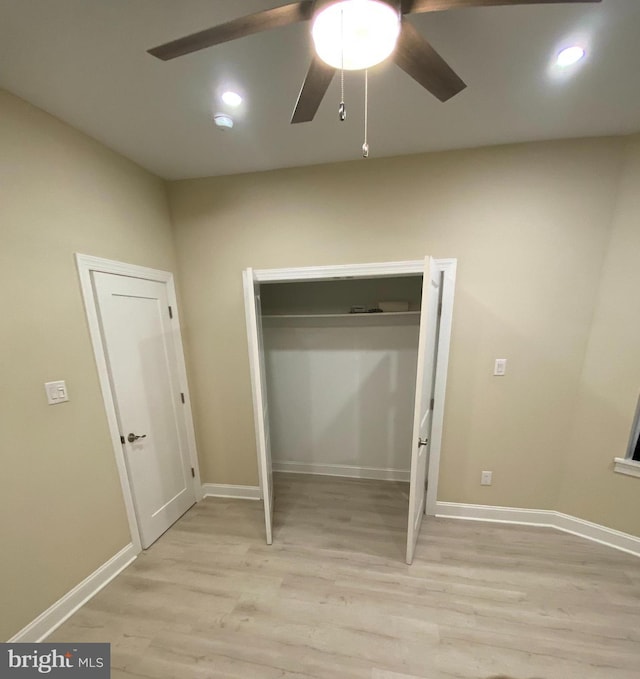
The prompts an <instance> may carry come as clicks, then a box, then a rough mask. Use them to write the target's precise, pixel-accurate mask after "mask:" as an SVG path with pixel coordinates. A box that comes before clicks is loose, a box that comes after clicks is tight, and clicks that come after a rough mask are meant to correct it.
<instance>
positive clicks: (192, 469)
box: [191, 467, 196, 479]
mask: <svg viewBox="0 0 640 679" xmlns="http://www.w3.org/2000/svg"><path fill="white" fill-rule="evenodd" d="M191 476H192V477H193V478H194V479H195V478H196V470H195V469H194V468H193V467H191Z"/></svg>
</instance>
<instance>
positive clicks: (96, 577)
mask: <svg viewBox="0 0 640 679" xmlns="http://www.w3.org/2000/svg"><path fill="white" fill-rule="evenodd" d="M136 556H137V552H136V549H135V547H134V546H133V545H132V544H128V545H127V546H126V547H124V548H123V549H121V550H120V551H119V552H118V553H117V554H116V555H115V556H112V557H111V558H110V559H109V561H107V562H106V563H103V564H102V566H100V567H99V568H97V569H96V570H95V571H94V572H93V573H91V575H89V576H88V577H86V578H85V579H84V580H83V581H82V582H81V583H79V584H78V585H76V586H75V587H74V588H73V589H72V590H71V591H69V592H67V593H66V594H65V595H64V596H63V597H62V598H61V599H58V601H56V602H55V603H54V604H53V605H52V606H50V607H49V608H47V610H46V611H44V613H41V614H40V615H39V616H38V617H37V618H36V619H35V620H33V621H32V622H30V623H29V624H28V625H27V626H26V627H23V628H22V629H21V630H20V631H19V632H18V633H17V634H15V635H14V636H12V637H11V639H9V642H23V643H32V642H38V641H42V640H43V639H45V638H46V637H47V636H48V635H49V634H51V632H53V631H54V630H55V629H57V628H58V627H60V625H62V623H63V622H64V621H65V620H67V618H69V617H71V616H72V615H73V614H74V613H75V612H76V611H77V610H78V609H79V608H80V607H81V606H83V605H84V604H85V603H87V601H89V599H91V598H92V597H94V596H95V595H96V594H97V593H98V592H99V591H100V590H101V589H102V588H103V587H105V586H106V585H108V584H109V583H110V582H111V581H112V580H113V579H114V578H115V577H116V575H118V574H119V573H121V572H122V571H123V570H124V569H125V568H126V567H127V566H128V565H129V564H130V563H132V562H133V561H134V560H135V558H136Z"/></svg>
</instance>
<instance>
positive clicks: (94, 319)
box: [75, 252, 202, 554]
mask: <svg viewBox="0 0 640 679" xmlns="http://www.w3.org/2000/svg"><path fill="white" fill-rule="evenodd" d="M75 259H76V266H77V268H78V277H79V279H80V289H81V291H82V298H83V300H84V309H85V314H86V317H87V324H88V328H89V335H90V337H91V345H92V347H93V355H94V358H95V361H96V368H97V369H98V379H99V381H100V391H101V392H102V400H103V402H104V409H105V414H106V416H107V424H108V427H109V434H110V437H111V445H112V448H113V453H114V456H115V459H116V466H117V468H118V475H119V477H120V485H121V487H122V496H123V498H124V506H125V510H126V512H127V521H128V523H129V533H130V534H131V542H132V544H133V547H134V549H135V550H136V554H138V553H140V552H141V551H142V542H141V540H140V529H139V527H138V519H137V517H136V512H135V508H134V504H133V492H132V488H131V486H132V484H131V479H130V478H129V472H128V470H127V465H126V461H125V456H124V450H123V447H122V444H121V443H120V428H119V426H118V418H117V415H116V404H115V400H114V397H113V391H112V384H111V377H110V373H109V368H108V364H107V356H106V351H105V346H104V340H103V337H102V331H101V329H100V319H99V315H98V305H97V303H96V298H95V293H94V288H93V278H92V273H93V272H101V273H108V274H115V275H120V276H128V277H130V278H142V279H145V280H150V281H156V282H159V283H165V284H166V286H167V297H168V299H169V304H170V305H171V310H172V314H173V319H172V320H173V322H172V328H173V341H174V346H175V347H176V354H177V356H176V358H177V363H178V365H177V368H178V380H179V383H180V391H182V392H183V393H184V395H185V404H184V418H185V429H186V433H187V450H188V453H189V461H190V463H191V466H192V467H193V469H194V471H195V477H194V478H193V479H192V483H193V489H194V492H195V497H196V502H198V501H200V500H201V499H202V483H201V482H200V469H199V466H198V453H197V449H196V437H195V429H194V427H193V413H192V412H191V398H190V396H189V384H188V382H187V369H186V365H185V360H184V348H183V346H182V337H181V334H180V316H179V313H178V303H177V298H176V289H175V284H174V279H173V274H172V273H171V272H170V271H161V270H160V269H150V268H149V267H145V266H138V265H136V264H127V263H125V262H118V261H116V260H111V259H103V258H101V257H93V256H92V255H83V254H81V253H79V252H76V253H75Z"/></svg>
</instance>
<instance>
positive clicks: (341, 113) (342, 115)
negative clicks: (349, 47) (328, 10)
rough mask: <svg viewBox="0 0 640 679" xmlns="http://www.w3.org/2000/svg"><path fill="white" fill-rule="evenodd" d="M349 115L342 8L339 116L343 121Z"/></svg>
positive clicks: (342, 13) (342, 14)
mask: <svg viewBox="0 0 640 679" xmlns="http://www.w3.org/2000/svg"><path fill="white" fill-rule="evenodd" d="M346 117H347V108H346V106H345V105H344V10H340V106H338V118H340V120H341V121H342V122H344V121H345V119H346Z"/></svg>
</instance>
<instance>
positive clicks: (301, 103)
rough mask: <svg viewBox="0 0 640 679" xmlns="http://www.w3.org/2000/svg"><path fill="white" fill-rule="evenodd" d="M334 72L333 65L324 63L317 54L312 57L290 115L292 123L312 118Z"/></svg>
mask: <svg viewBox="0 0 640 679" xmlns="http://www.w3.org/2000/svg"><path fill="white" fill-rule="evenodd" d="M335 72H336V69H335V68H333V66H329V65H328V64H325V63H324V61H322V59H320V58H319V57H317V56H314V57H313V60H312V61H311V65H310V66H309V70H308V71H307V75H306V77H305V79H304V82H303V83H302V88H301V89H300V94H299V95H298V101H297V102H296V107H295V109H294V110H293V115H292V116H291V122H292V123H308V122H309V121H311V120H313V116H315V114H316V111H317V110H318V107H319V106H320V102H321V101H322V98H323V97H324V94H325V92H326V91H327V88H328V87H329V84H330V83H331V80H332V79H333V76H334V74H335Z"/></svg>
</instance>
